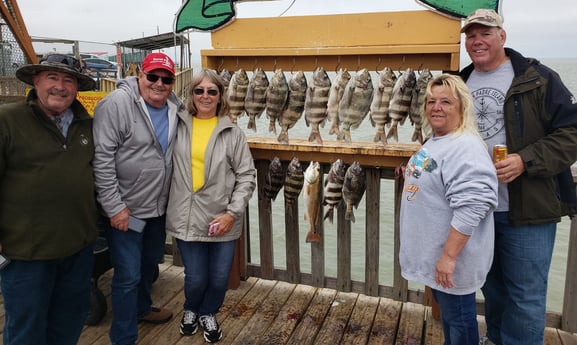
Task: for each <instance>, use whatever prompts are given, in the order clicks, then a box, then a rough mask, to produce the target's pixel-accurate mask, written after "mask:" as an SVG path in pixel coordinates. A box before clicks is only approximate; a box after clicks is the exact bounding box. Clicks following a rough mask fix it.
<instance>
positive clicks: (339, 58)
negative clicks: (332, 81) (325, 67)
mask: <svg viewBox="0 0 577 345" xmlns="http://www.w3.org/2000/svg"><path fill="white" fill-rule="evenodd" d="M340 65H341V56H340V55H339V56H337V65H336V66H335V73H338V72H339V66H340Z"/></svg>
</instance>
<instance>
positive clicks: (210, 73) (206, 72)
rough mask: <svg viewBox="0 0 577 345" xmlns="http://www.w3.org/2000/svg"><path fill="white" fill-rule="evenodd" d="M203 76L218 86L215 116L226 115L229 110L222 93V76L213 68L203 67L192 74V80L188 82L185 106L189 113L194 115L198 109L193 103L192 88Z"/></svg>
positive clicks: (224, 95)
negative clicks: (188, 93)
mask: <svg viewBox="0 0 577 345" xmlns="http://www.w3.org/2000/svg"><path fill="white" fill-rule="evenodd" d="M204 78H207V79H208V80H210V81H211V82H212V83H213V84H214V85H216V87H217V88H218V95H219V96H218V97H219V99H218V105H217V106H216V115H217V116H219V117H220V116H227V115H228V112H229V106H228V97H227V95H226V94H225V93H224V83H223V81H222V78H221V77H220V76H219V75H218V74H217V73H216V71H215V70H212V69H208V68H204V69H202V70H200V72H198V73H197V74H195V75H194V77H193V78H192V81H191V82H190V95H189V99H188V102H187V103H186V107H187V109H188V112H189V113H190V115H192V116H195V115H196V114H198V109H197V108H196V105H195V104H194V95H193V92H194V89H195V88H196V87H197V86H198V85H199V84H200V83H201V82H202V80H203V79H204Z"/></svg>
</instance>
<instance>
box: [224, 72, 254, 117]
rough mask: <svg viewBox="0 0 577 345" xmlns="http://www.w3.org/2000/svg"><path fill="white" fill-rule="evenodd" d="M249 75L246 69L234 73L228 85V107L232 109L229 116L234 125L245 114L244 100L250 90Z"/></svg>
mask: <svg viewBox="0 0 577 345" xmlns="http://www.w3.org/2000/svg"><path fill="white" fill-rule="evenodd" d="M248 82H249V80H248V75H247V74H246V71H245V70H244V69H242V68H241V69H239V70H237V71H236V72H234V73H233V75H232V77H231V78H230V83H229V84H228V93H227V96H228V105H229V107H230V112H229V116H230V119H231V121H232V122H233V123H236V119H237V118H238V117H239V116H241V115H242V113H243V112H244V99H245V98H246V90H247V89H248Z"/></svg>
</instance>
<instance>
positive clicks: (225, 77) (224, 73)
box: [218, 68, 232, 95]
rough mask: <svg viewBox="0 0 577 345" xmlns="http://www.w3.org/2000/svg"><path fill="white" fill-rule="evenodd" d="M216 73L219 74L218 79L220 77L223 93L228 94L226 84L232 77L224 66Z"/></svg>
mask: <svg viewBox="0 0 577 345" xmlns="http://www.w3.org/2000/svg"><path fill="white" fill-rule="evenodd" d="M218 75H219V76H220V79H222V84H223V85H224V94H225V95H228V85H229V84H230V78H232V75H231V74H230V72H229V70H227V69H226V68H225V69H223V70H222V71H220V73H219V74H218Z"/></svg>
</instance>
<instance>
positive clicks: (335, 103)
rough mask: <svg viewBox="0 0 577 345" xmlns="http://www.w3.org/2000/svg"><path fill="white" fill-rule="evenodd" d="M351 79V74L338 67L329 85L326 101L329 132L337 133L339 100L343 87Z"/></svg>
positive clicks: (343, 90)
mask: <svg viewBox="0 0 577 345" xmlns="http://www.w3.org/2000/svg"><path fill="white" fill-rule="evenodd" d="M350 79H351V74H350V73H349V72H348V71H347V70H346V69H342V68H341V69H339V71H338V72H337V75H336V77H335V80H334V81H333V83H332V85H331V90H330V92H329V100H328V102H327V118H328V119H329V121H330V122H331V128H330V129H329V134H336V135H338V134H339V102H340V101H341V98H343V93H344V92H345V87H346V86H347V83H348V82H349V80H350Z"/></svg>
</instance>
